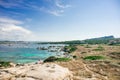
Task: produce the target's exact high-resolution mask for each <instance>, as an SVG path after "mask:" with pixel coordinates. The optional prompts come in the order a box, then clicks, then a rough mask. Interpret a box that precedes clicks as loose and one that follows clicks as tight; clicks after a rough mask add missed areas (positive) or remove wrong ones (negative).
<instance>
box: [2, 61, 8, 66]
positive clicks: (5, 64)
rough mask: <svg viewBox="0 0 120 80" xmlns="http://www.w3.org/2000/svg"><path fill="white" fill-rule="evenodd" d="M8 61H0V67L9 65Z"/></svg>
mask: <svg viewBox="0 0 120 80" xmlns="http://www.w3.org/2000/svg"><path fill="white" fill-rule="evenodd" d="M9 66H10V62H5V61H0V67H9Z"/></svg>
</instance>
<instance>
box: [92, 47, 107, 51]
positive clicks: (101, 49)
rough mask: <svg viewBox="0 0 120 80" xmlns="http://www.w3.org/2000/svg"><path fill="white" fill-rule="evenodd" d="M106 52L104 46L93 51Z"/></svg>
mask: <svg viewBox="0 0 120 80" xmlns="http://www.w3.org/2000/svg"><path fill="white" fill-rule="evenodd" d="M103 50H105V49H104V48H103V47H102V46H98V47H97V48H96V49H93V51H103Z"/></svg>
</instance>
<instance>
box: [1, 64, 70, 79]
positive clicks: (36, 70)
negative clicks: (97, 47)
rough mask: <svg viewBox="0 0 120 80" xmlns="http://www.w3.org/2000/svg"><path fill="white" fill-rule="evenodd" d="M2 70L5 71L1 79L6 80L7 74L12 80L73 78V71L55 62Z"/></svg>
mask: <svg viewBox="0 0 120 80" xmlns="http://www.w3.org/2000/svg"><path fill="white" fill-rule="evenodd" d="M2 72H5V73H4V74H2V73H0V76H1V80H5V75H8V74H9V75H10V76H9V77H10V79H12V80H72V73H71V71H69V70H68V69H67V68H64V67H61V66H59V65H57V64H54V63H45V64H34V65H33V64H31V65H25V66H19V67H18V66H17V67H12V68H8V69H4V70H2ZM6 72H7V73H6ZM2 76H4V77H2ZM12 76H13V78H12ZM9 77H8V78H9ZM8 78H7V79H8ZM7 79H6V80H7ZM8 80H9V79H8Z"/></svg>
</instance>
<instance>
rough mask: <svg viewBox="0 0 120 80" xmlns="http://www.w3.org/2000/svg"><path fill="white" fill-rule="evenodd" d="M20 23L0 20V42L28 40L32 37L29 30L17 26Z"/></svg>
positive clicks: (11, 20) (5, 19) (6, 19)
mask: <svg viewBox="0 0 120 80" xmlns="http://www.w3.org/2000/svg"><path fill="white" fill-rule="evenodd" d="M20 23H22V22H20V21H17V20H13V19H8V18H0V40H30V39H31V38H32V37H34V34H33V33H32V32H31V31H30V30H27V29H25V28H23V27H22V26H18V24H20ZM16 24H17V25H16Z"/></svg>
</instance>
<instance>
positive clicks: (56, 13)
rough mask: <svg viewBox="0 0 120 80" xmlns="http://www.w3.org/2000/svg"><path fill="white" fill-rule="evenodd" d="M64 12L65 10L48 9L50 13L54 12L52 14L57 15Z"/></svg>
mask: <svg viewBox="0 0 120 80" xmlns="http://www.w3.org/2000/svg"><path fill="white" fill-rule="evenodd" d="M63 12H64V10H53V11H52V10H51V11H48V13H50V14H52V15H55V16H61V15H62V13H63Z"/></svg>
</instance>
